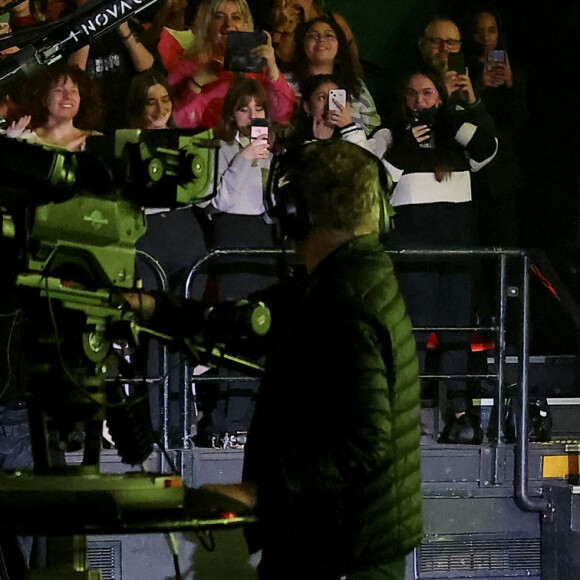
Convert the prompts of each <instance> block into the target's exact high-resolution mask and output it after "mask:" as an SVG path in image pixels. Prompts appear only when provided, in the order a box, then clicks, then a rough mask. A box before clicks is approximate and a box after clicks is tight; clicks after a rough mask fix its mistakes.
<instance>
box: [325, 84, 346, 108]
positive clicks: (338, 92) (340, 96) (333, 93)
mask: <svg viewBox="0 0 580 580" xmlns="http://www.w3.org/2000/svg"><path fill="white" fill-rule="evenodd" d="M334 101H337V102H339V103H340V104H341V105H342V106H343V107H345V106H346V91H345V90H344V89H330V90H329V91H328V110H329V111H338V107H337V106H336V105H335V104H334Z"/></svg>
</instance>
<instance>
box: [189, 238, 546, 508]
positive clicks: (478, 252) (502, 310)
mask: <svg viewBox="0 0 580 580" xmlns="http://www.w3.org/2000/svg"><path fill="white" fill-rule="evenodd" d="M385 251H386V253H388V254H390V255H395V256H401V257H423V258H435V257H438V258H441V257H445V258H455V257H490V256H498V257H499V305H498V311H497V315H498V316H497V318H498V322H499V324H498V326H491V327H481V326H474V327H416V328H414V330H437V329H440V330H451V331H457V332H459V331H466V330H473V331H477V330H480V331H481V330H490V331H494V332H496V333H497V359H498V360H497V373H488V374H485V373H482V374H461V375H455V374H454V375H444V374H422V375H420V376H421V377H422V378H439V379H442V378H488V379H490V378H491V379H495V380H496V381H497V388H496V393H495V397H494V400H495V405H496V410H497V417H498V421H497V426H496V433H495V443H494V445H496V446H497V445H500V444H502V443H503V439H504V434H503V424H502V421H503V405H504V384H503V383H504V377H505V364H506V362H505V358H506V326H505V318H506V313H507V294H508V284H507V260H508V259H509V258H519V259H521V260H522V261H523V269H522V285H523V288H522V290H523V292H522V294H523V299H522V303H521V321H522V326H521V328H522V340H521V347H520V357H519V363H520V388H521V397H520V425H519V430H518V438H517V440H516V442H515V458H516V461H515V465H514V499H515V501H516V503H517V505H518V506H519V507H520V508H521V509H523V510H526V511H532V512H543V511H546V510H547V509H549V505H548V501H547V499H546V498H545V497H530V495H529V492H528V416H527V406H528V393H529V385H528V367H529V327H530V282H529V276H530V274H529V272H530V252H529V251H527V250H523V249H492V248H473V249H460V250H458V249H445V250H417V249H390V250H385ZM287 253H289V252H287V251H284V250H277V249H271V248H265V249H255V248H252V249H250V248H220V249H215V250H212V251H210V252H209V253H208V254H206V255H205V256H203V257H201V258H200V259H198V260H197V261H196V262H195V263H194V264H193V265H192V267H191V269H190V270H189V273H188V275H187V279H186V283H185V297H186V298H191V294H192V289H191V288H192V282H193V278H194V276H195V275H196V274H197V271H198V270H199V268H201V266H202V265H204V264H205V263H206V262H208V261H209V260H212V259H214V258H217V257H220V256H232V255H234V256H248V255H260V256H264V255H276V256H278V255H282V254H287ZM534 255H535V256H538V253H537V252H535V254H534ZM543 260H544V264H545V263H546V262H547V259H546V258H545V257H544V258H543ZM190 376H191V368H190V366H189V363H186V367H185V373H184V377H185V378H184V405H185V409H184V412H183V418H184V424H183V427H184V429H183V445H184V448H185V449H189V448H190V447H191V441H190V436H189V422H190V420H191V411H190V401H189V390H190V388H189V377H190ZM197 380H204V379H203V378H202V377H199V378H198V379H197ZM206 380H212V379H209V378H208V379H206ZM213 380H215V379H213ZM220 380H226V379H224V378H223V377H222V378H220ZM498 470H499V466H498V456H497V454H496V455H495V474H497V472H498ZM494 480H495V482H497V478H496V477H494Z"/></svg>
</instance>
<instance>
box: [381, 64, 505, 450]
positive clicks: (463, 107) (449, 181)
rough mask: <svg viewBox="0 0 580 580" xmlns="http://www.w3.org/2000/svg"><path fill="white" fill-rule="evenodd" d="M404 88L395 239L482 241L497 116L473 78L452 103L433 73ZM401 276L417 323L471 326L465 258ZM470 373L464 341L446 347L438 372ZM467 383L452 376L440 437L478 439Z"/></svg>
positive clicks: (396, 147)
mask: <svg viewBox="0 0 580 580" xmlns="http://www.w3.org/2000/svg"><path fill="white" fill-rule="evenodd" d="M463 78H466V77H462V78H461V79H459V80H462V79H463ZM458 82H459V81H458ZM403 87H404V89H403V95H402V102H403V111H404V114H403V118H402V119H401V122H400V123H399V124H398V125H397V126H396V127H395V128H393V131H392V143H391V145H390V147H389V150H388V151H387V153H386V155H385V158H384V161H385V164H386V167H387V169H388V171H389V173H390V174H391V177H392V178H393V181H394V183H395V184H396V185H395V188H394V191H393V193H392V197H391V203H392V205H393V207H394V208H395V217H394V226H395V227H394V231H393V232H392V236H391V239H390V243H391V245H394V246H397V247H401V248H406V249H442V248H446V249H449V248H455V249H458V248H468V247H473V246H475V245H477V242H478V240H477V234H476V232H477V227H476V216H475V205H474V203H473V201H472V196H471V173H472V172H475V171H478V170H479V169H481V168H482V167H483V166H485V165H486V164H487V163H489V162H490V161H491V160H492V159H493V157H494V156H495V154H496V152H497V146H498V144H497V140H496V138H495V130H494V125H493V121H492V120H491V117H490V116H489V115H488V114H487V112H486V110H485V107H484V106H483V104H482V103H481V102H480V101H478V100H477V99H476V98H475V95H474V93H473V88H472V86H471V83H470V82H467V83H466V84H464V85H462V86H461V87H458V91H457V92H458V93H459V98H457V99H455V100H454V102H455V103H456V104H454V105H451V104H450V102H449V99H448V97H447V93H446V90H445V85H444V84H443V82H442V79H441V77H440V76H439V73H437V72H436V71H430V70H422V71H416V72H414V73H413V74H410V75H409V76H408V77H407V79H406V83H405V84H404V85H403ZM399 279H400V283H401V288H402V291H403V295H404V296H405V299H406V302H407V305H408V309H409V315H410V317H411V320H412V321H413V324H414V326H468V325H470V324H471V313H472V300H471V288H472V282H471V276H470V274H469V268H468V266H467V265H466V263H465V261H461V262H454V263H450V262H445V261H437V262H431V263H425V262H424V261H423V262H422V263H412V264H410V263H404V264H401V267H400V274H399ZM438 338H439V339H440V340H441V341H442V342H444V341H449V342H452V343H453V344H455V345H457V342H464V343H466V342H467V340H466V337H458V335H457V333H455V334H454V335H448V334H446V333H443V332H442V333H438ZM466 370H467V344H464V345H463V346H462V347H459V348H457V346H451V347H448V348H444V349H442V352H441V355H440V366H439V371H440V372H442V373H446V374H459V373H465V372H466ZM466 388H467V385H466V381H465V380H459V379H456V380H453V379H451V380H448V381H447V395H448V399H449V403H450V405H449V409H448V414H449V420H448V421H447V423H446V427H445V429H444V431H443V433H442V435H441V437H440V441H441V442H450V443H478V442H480V441H481V437H482V433H481V428H480V427H479V424H478V422H477V421H476V420H475V419H474V418H473V417H472V416H471V415H470V414H469V413H468V410H469V408H468V404H467V401H468V397H467V392H466Z"/></svg>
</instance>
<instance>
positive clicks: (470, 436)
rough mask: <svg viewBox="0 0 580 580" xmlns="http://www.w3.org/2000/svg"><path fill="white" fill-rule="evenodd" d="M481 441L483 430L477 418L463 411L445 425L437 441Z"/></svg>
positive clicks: (467, 442) (475, 442) (474, 443)
mask: <svg viewBox="0 0 580 580" xmlns="http://www.w3.org/2000/svg"><path fill="white" fill-rule="evenodd" d="M482 441H483V430H482V428H481V426H480V425H479V420H478V419H477V417H474V416H473V415H468V414H467V413H464V414H463V415H461V416H460V417H454V418H453V420H452V421H450V422H449V423H447V424H446V425H445V428H444V429H443V431H442V432H441V435H440V436H439V439H438V440H437V442H438V443H463V444H470V445H479V444H480V443H481V442H482Z"/></svg>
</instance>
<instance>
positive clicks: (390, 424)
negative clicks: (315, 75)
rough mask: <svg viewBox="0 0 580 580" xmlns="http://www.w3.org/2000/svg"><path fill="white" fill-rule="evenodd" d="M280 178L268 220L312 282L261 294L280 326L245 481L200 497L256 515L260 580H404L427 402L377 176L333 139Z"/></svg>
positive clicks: (162, 313) (418, 532)
mask: <svg viewBox="0 0 580 580" xmlns="http://www.w3.org/2000/svg"><path fill="white" fill-rule="evenodd" d="M280 168H283V169H280ZM276 170H277V171H278V173H274V179H272V183H274V188H273V192H272V196H271V197H270V200H269V201H270V208H269V213H270V214H271V215H272V216H273V217H275V218H276V219H277V220H278V221H279V224H280V227H281V232H282V234H285V235H286V236H287V237H290V238H292V239H293V240H294V242H295V249H296V252H297V254H298V256H299V257H300V258H301V259H302V261H303V262H304V264H305V266H306V270H307V277H306V279H305V280H304V281H303V282H302V283H301V284H300V285H299V287H298V288H294V287H293V289H291V290H290V291H288V290H287V289H284V287H279V288H278V290H276V291H264V293H262V294H261V295H260V296H256V297H258V298H260V299H262V300H264V301H265V302H266V304H267V305H268V306H269V307H270V309H271V313H272V329H271V331H270V333H269V334H268V336H267V341H266V342H267V347H268V354H267V359H266V372H265V375H264V377H263V380H262V382H261V386H260V393H259V396H258V400H257V403H256V409H255V413H254V418H253V422H252V426H251V428H250V431H249V433H248V441H247V444H246V447H245V463H244V477H243V479H244V481H243V483H241V484H238V485H206V486H204V487H206V488H209V489H210V490H214V491H218V492H220V493H223V494H226V495H229V496H231V497H234V498H235V499H238V500H240V501H243V502H244V503H246V504H247V505H250V506H252V507H255V510H256V513H257V515H258V522H257V523H256V524H253V525H251V526H249V528H248V529H247V538H248V545H249V547H250V551H255V550H257V549H260V548H261V549H262V559H261V562H260V565H259V568H258V571H259V576H260V579H261V580H290V579H292V580H339V579H341V578H346V579H347V580H363V579H364V580H375V579H377V580H378V579H381V580H403V579H404V577H405V556H406V554H408V553H409V552H410V551H411V550H412V549H413V548H414V547H415V546H416V545H417V544H418V543H419V542H420V540H421V537H422V530H423V518H422V510H421V487H420V483H421V481H420V477H421V476H420V450H419V440H420V420H419V406H420V395H419V379H418V363H417V358H416V354H415V342H414V339H413V335H412V329H411V323H410V321H409V319H408V318H407V315H406V313H405V306H404V304H403V299H402V297H401V295H400V293H399V289H398V286H397V281H396V279H395V275H394V272H393V265H392V263H391V260H390V258H389V256H388V255H387V254H386V253H385V251H384V248H383V247H382V246H381V243H380V241H379V231H378V230H379V224H380V222H382V223H388V215H387V214H388V213H389V212H388V211H387V210H388V200H387V199H386V193H385V192H384V191H383V190H384V189H385V187H384V186H383V187H381V186H380V180H379V173H380V171H382V166H380V162H379V160H378V159H377V158H375V157H374V156H373V155H372V154H371V153H369V152H367V151H365V150H364V149H362V148H360V147H358V146H357V145H353V144H352V143H348V142H346V141H343V140H338V139H337V140H333V139H330V140H327V141H319V142H315V143H311V144H309V145H306V146H305V147H303V148H302V149H301V150H300V151H299V152H298V153H297V154H295V158H294V159H293V161H292V162H291V163H286V164H284V162H282V163H281V164H279V165H277V166H276ZM276 170H275V171H276ZM383 181H386V180H383ZM381 214H382V219H380V215H381ZM133 303H134V304H135V306H137V305H139V306H140V307H143V296H141V297H139V299H138V300H137V299H135V300H133ZM153 306H154V304H153ZM157 306H158V308H157V310H156V316H157V324H161V323H162V322H163V321H165V322H170V321H172V320H173V321H175V320H178V321H179V322H180V323H181V325H183V330H184V331H186V329H187V328H190V323H189V322H188V316H187V315H186V312H185V310H184V305H181V306H180V307H179V308H178V309H177V310H176V311H175V312H173V314H171V309H169V310H164V306H168V304H167V300H164V301H161V302H160V303H159V304H158V305H157ZM175 313H177V314H178V316H176V314H175ZM179 314H180V315H179ZM232 577H234V576H232Z"/></svg>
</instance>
